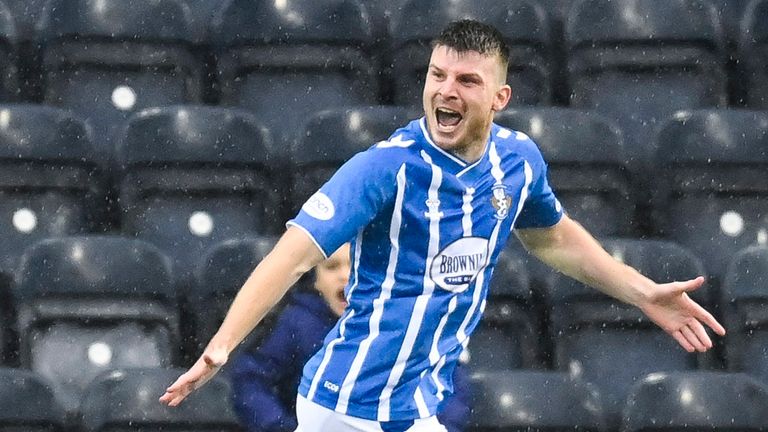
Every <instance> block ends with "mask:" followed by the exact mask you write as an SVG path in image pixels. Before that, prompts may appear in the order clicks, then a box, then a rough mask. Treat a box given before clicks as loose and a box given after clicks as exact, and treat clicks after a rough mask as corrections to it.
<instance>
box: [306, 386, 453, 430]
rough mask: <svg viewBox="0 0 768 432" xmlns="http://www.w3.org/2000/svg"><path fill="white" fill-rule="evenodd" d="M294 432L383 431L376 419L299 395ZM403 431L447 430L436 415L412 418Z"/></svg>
mask: <svg viewBox="0 0 768 432" xmlns="http://www.w3.org/2000/svg"><path fill="white" fill-rule="evenodd" d="M296 418H297V419H298V421H299V427H298V428H296V432H384V430H383V429H382V428H381V425H380V424H379V422H377V421H373V420H366V419H361V418H358V417H352V416H348V415H346V414H340V413H337V412H336V411H333V410H331V409H328V408H326V407H324V406H321V405H318V404H316V403H314V402H311V401H308V400H307V399H305V398H304V397H303V396H301V395H299V397H298V398H297V399H296ZM405 432H447V431H446V429H445V426H443V425H441V424H440V422H439V421H438V420H437V417H435V416H432V417H427V418H424V419H416V420H414V423H413V426H411V427H409V428H408V429H407V430H406V431H405Z"/></svg>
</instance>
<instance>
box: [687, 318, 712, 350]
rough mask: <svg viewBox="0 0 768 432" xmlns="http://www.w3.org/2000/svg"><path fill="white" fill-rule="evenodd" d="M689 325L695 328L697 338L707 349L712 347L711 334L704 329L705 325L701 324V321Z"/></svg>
mask: <svg viewBox="0 0 768 432" xmlns="http://www.w3.org/2000/svg"><path fill="white" fill-rule="evenodd" d="M688 327H690V328H691V330H693V333H694V334H695V335H696V338H698V339H699V341H700V342H701V343H702V344H703V345H704V348H705V349H710V348H712V339H710V338H709V335H708V334H707V331H706V330H705V329H704V326H703V325H701V323H700V322H698V321H695V322H692V323H691V324H689V325H688Z"/></svg>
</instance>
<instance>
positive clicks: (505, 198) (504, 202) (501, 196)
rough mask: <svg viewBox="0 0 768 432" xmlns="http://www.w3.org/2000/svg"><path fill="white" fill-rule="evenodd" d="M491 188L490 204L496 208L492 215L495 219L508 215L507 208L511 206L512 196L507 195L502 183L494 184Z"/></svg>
mask: <svg viewBox="0 0 768 432" xmlns="http://www.w3.org/2000/svg"><path fill="white" fill-rule="evenodd" d="M491 190H492V191H493V195H492V196H491V205H492V206H493V208H495V209H496V214H494V217H496V219H504V218H506V217H507V216H508V215H509V209H510V207H511V206H512V197H511V196H509V195H507V187H506V186H505V185H503V184H497V185H494V186H493V188H491Z"/></svg>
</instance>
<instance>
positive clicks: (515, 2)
mask: <svg viewBox="0 0 768 432" xmlns="http://www.w3.org/2000/svg"><path fill="white" fill-rule="evenodd" d="M466 18H469V19H476V20H479V21H483V22H486V23H488V24H491V25H493V26H495V27H496V28H497V29H498V30H499V31H500V32H501V34H502V35H504V37H505V39H506V40H507V43H508V44H509V47H510V51H511V52H510V59H509V71H508V76H507V82H508V83H509V85H510V86H512V99H511V100H510V104H511V105H513V106H514V105H546V104H549V103H551V102H552V99H553V95H552V89H553V70H554V66H553V53H552V39H551V30H550V23H549V21H548V19H547V15H546V13H545V12H544V9H542V8H541V7H540V6H538V5H536V4H535V3H531V2H529V1H528V0H509V1H505V2H498V1H494V0H483V1H478V0H458V1H456V0H429V1H423V0H412V1H410V2H409V3H406V4H405V6H404V7H403V13H402V15H401V17H400V18H399V20H398V21H397V22H396V23H395V26H394V27H395V29H394V31H393V33H392V38H393V47H392V49H393V53H392V74H393V85H394V101H395V103H396V104H400V105H418V106H421V95H422V89H423V86H424V79H425V77H426V76H427V67H428V66H429V59H430V53H431V52H432V48H431V47H430V42H431V41H432V39H434V38H435V37H437V36H438V35H439V32H440V31H441V30H442V29H443V28H444V27H445V26H446V25H447V24H448V23H449V22H451V21H455V20H458V19H466Z"/></svg>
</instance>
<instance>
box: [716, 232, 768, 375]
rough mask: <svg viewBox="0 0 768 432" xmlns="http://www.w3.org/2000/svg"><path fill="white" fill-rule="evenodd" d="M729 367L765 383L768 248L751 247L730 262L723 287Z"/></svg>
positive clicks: (767, 332)
mask: <svg viewBox="0 0 768 432" xmlns="http://www.w3.org/2000/svg"><path fill="white" fill-rule="evenodd" d="M722 301H723V321H724V323H723V324H724V325H725V328H726V329H728V334H727V335H726V337H725V360H726V365H727V367H728V370H730V371H733V372H744V373H747V374H749V375H752V376H754V377H756V378H758V379H760V380H762V381H763V382H764V383H766V384H768V352H767V351H766V347H768V326H766V325H767V324H768V247H766V246H765V245H763V246H751V247H748V248H746V249H744V250H742V251H740V252H739V253H737V254H736V256H735V257H734V258H733V260H732V261H731V263H730V265H729V266H728V271H727V273H726V276H725V280H724V283H723V288H722Z"/></svg>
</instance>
